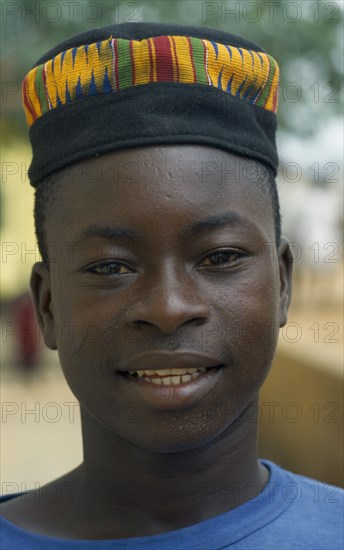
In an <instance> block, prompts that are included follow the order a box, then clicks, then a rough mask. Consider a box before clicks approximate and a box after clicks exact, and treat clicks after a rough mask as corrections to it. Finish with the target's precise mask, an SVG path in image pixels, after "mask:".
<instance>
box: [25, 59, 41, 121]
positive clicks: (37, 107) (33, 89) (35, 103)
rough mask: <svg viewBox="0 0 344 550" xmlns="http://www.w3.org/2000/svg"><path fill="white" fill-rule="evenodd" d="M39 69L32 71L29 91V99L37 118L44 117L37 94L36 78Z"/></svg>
mask: <svg viewBox="0 0 344 550" xmlns="http://www.w3.org/2000/svg"><path fill="white" fill-rule="evenodd" d="M36 72H37V69H35V70H34V71H31V72H30V73H29V75H28V89H29V99H30V102H31V105H32V107H33V108H34V110H35V113H36V115H37V116H41V115H42V109H41V105H40V102H39V98H38V96H37V93H36V86H35V78H36Z"/></svg>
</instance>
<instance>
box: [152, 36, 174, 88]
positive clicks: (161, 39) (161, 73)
mask: <svg viewBox="0 0 344 550" xmlns="http://www.w3.org/2000/svg"><path fill="white" fill-rule="evenodd" d="M153 41H154V45H155V54H156V76H157V81H158V82H161V81H163V82H173V80H174V79H173V59H172V52H171V47H170V41H169V39H168V36H156V37H154V38H153Z"/></svg>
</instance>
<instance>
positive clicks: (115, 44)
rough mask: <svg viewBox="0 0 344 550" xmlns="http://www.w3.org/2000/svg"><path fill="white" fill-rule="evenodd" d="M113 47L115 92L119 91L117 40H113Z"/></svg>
mask: <svg viewBox="0 0 344 550" xmlns="http://www.w3.org/2000/svg"><path fill="white" fill-rule="evenodd" d="M113 45H114V51H115V79H116V83H115V89H116V91H117V90H119V74H118V44H117V39H114V41H113Z"/></svg>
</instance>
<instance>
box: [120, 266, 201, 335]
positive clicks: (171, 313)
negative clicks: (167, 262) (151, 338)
mask: <svg viewBox="0 0 344 550" xmlns="http://www.w3.org/2000/svg"><path fill="white" fill-rule="evenodd" d="M180 271H181V270H180V269H179V270H178V273H177V269H176V268H173V267H170V268H168V269H167V268H165V269H164V272H163V273H162V274H161V276H160V277H150V284H149V285H148V284H146V285H144V286H143V288H142V290H141V297H142V298H141V299H140V300H139V301H138V302H136V303H134V304H132V305H131V306H130V307H129V308H128V309H127V312H126V321H127V323H128V324H130V325H131V326H136V327H138V326H140V325H144V324H149V325H153V326H155V327H157V328H159V330H160V331H161V332H163V333H166V334H173V333H175V332H176V331H177V330H178V328H179V327H180V326H182V325H184V324H185V323H188V322H191V321H194V322H197V323H200V324H201V323H204V322H205V321H206V320H207V319H208V317H209V315H210V307H209V304H208V303H207V302H206V300H205V299H204V295H203V296H202V295H201V293H200V289H199V288H197V283H196V282H195V279H194V278H193V277H192V275H190V274H188V273H186V272H185V270H184V271H183V273H180ZM147 278H148V277H147Z"/></svg>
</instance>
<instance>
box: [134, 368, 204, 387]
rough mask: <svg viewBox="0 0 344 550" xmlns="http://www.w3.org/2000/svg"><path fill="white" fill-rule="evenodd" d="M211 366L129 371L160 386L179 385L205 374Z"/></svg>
mask: <svg viewBox="0 0 344 550" xmlns="http://www.w3.org/2000/svg"><path fill="white" fill-rule="evenodd" d="M209 370H210V367H209V368H199V369H197V368H186V369H161V370H159V369H145V370H137V371H129V375H130V376H133V377H134V378H137V379H139V380H143V381H144V382H148V383H151V384H156V385H158V386H179V385H180V384H187V383H188V382H190V381H191V380H195V379H196V378H198V377H199V376H202V374H205V373H206V372H207V371H209Z"/></svg>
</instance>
